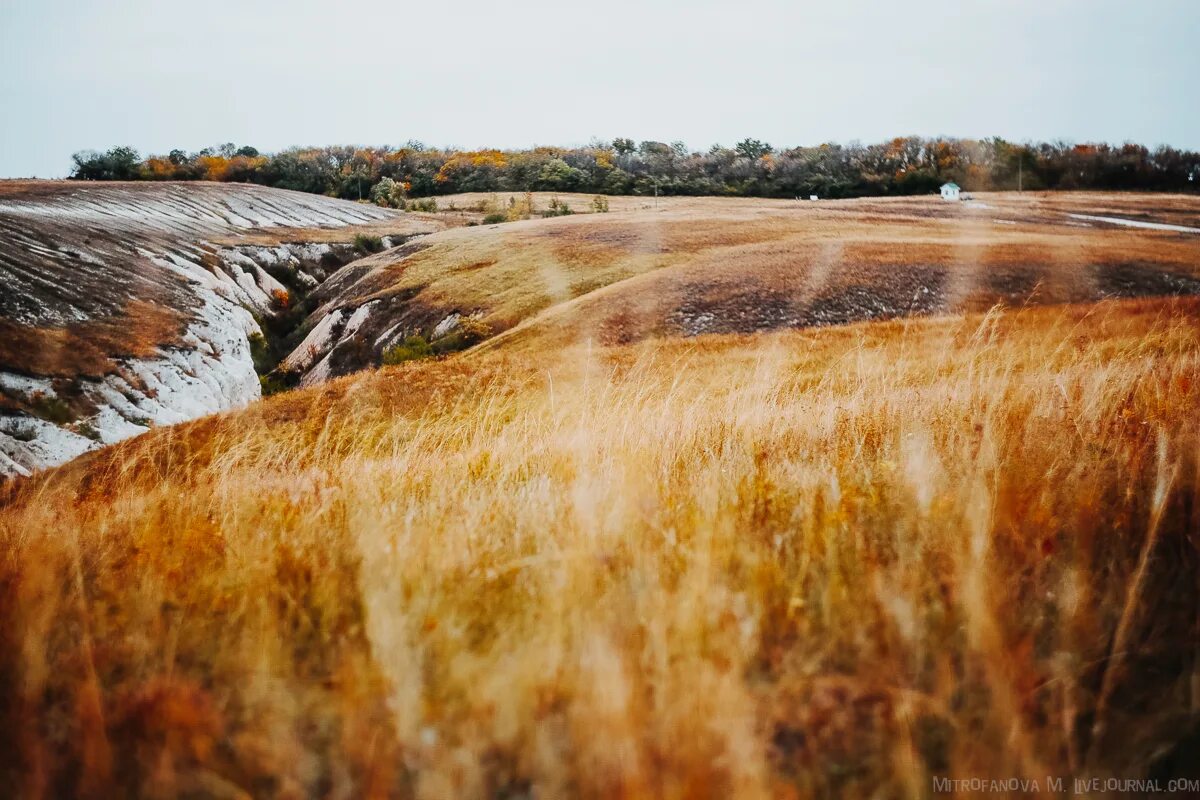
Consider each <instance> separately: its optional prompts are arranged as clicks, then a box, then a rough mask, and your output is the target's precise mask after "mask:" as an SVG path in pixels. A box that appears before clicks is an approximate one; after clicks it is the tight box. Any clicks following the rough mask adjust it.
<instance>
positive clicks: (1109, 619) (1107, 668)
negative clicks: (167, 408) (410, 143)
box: [0, 211, 1200, 798]
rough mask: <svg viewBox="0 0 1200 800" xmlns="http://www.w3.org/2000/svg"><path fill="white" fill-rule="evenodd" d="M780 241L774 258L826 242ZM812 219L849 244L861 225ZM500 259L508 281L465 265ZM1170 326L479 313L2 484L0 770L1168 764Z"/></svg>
mask: <svg viewBox="0 0 1200 800" xmlns="http://www.w3.org/2000/svg"><path fill="white" fill-rule="evenodd" d="M613 216H615V215H613ZM736 216H737V218H736V219H732V220H731V221H730V222H729V223H728V226H727V227H725V228H722V229H718V230H714V228H713V227H712V226H711V225H708V224H705V225H703V226H695V225H694V226H688V225H687V224H686V220H683V219H679V220H678V221H675V220H673V219H672V218H670V217H668V218H667V220H670V221H664V222H662V223H661V224H660V223H655V224H654V225H653V226H649V227H645V228H638V227H637V226H636V225H634V226H633V229H634V230H645V231H651V230H653V231H657V233H658V235H660V236H661V237H662V238H661V239H660V240H659V241H660V242H662V243H663V247H662V249H661V250H658V249H657V246H656V248H655V250H654V251H653V252H651V253H649V254H646V255H640V254H639V251H638V245H637V242H638V241H641V239H639V238H638V237H637V236H634V237H632V238H631V239H629V240H622V241H617V242H614V243H613V244H612V248H613V249H619V250H620V251H621V252H622V253H623V255H622V256H621V258H620V259H615V260H613V261H611V262H609V263H608V266H604V267H602V268H597V267H594V266H588V267H587V268H586V269H583V268H581V271H580V272H579V273H578V274H576V273H570V272H567V273H560V272H558V271H557V270H556V271H555V272H554V273H552V274H553V275H555V276H561V277H559V278H556V280H561V283H559V284H555V283H553V282H552V281H551V279H550V275H551V273H548V272H542V271H539V270H538V266H539V264H543V263H545V262H542V261H540V260H538V259H536V258H533V257H532V255H531V254H529V253H523V251H520V250H518V249H516V248H515V247H512V246H510V245H511V242H513V241H514V240H515V241H517V242H522V243H523V242H525V241H532V242H536V243H537V244H536V245H530V247H534V246H537V247H544V248H547V250H546V251H545V252H551V253H558V254H559V255H557V256H555V257H556V259H558V260H557V261H555V262H553V263H555V264H563V263H567V262H569V257H568V256H567V255H563V253H570V252H575V251H571V250H570V249H569V248H568V249H565V250H564V249H563V246H564V242H572V241H579V240H576V239H573V238H571V234H573V233H577V232H580V231H585V230H588V228H587V226H588V225H590V224H591V221H590V220H575V219H569V220H565V221H562V220H560V221H556V222H566V223H569V224H567V225H563V226H562V227H561V228H556V229H555V230H556V231H557V232H558V235H555V236H549V235H545V236H543V235H542V234H543V231H544V230H545V229H544V228H543V227H542V225H543V223H529V224H526V223H520V224H518V225H513V226H511V227H504V228H500V229H499V235H500V237H513V238H511V239H508V238H501V240H500V241H502V242H504V244H502V245H497V244H496V243H494V242H493V243H489V242H488V240H486V239H485V238H484V236H485V229H470V231H463V232H462V235H463V236H464V237H468V238H464V239H463V240H461V243H462V247H463V250H462V252H461V253H460V256H459V258H460V260H461V262H462V264H463V268H462V269H460V270H453V271H448V272H446V273H445V277H444V278H443V280H445V281H447V282H451V281H452V282H455V285H456V286H457V285H461V284H463V283H465V282H466V280H467V279H466V278H465V277H462V276H465V275H474V276H480V275H488V274H489V273H487V272H486V271H481V270H475V271H474V272H472V271H471V270H469V269H467V267H469V266H470V264H473V263H476V262H478V261H484V260H487V259H490V258H495V259H496V260H497V264H498V265H500V264H504V265H508V266H505V267H504V269H498V270H497V271H496V272H495V273H490V274H492V275H493V276H494V282H491V283H489V282H488V281H490V280H492V278H485V277H477V278H474V279H473V280H478V281H479V283H478V284H471V285H472V286H474V287H476V288H475V291H477V292H478V293H479V294H478V298H479V299H478V302H479V303H480V304H481V305H484V304H486V305H485V307H486V308H488V309H489V311H490V313H492V314H494V315H497V318H501V317H503V318H506V319H512V320H514V321H515V320H516V317H518V316H520V315H522V314H529V313H533V314H536V313H537V310H538V307H539V306H543V305H545V301H544V300H543V299H542V298H545V297H552V298H554V297H558V296H560V295H559V294H556V292H559V291H560V288H561V296H562V297H565V298H569V297H570V296H572V295H574V294H577V293H579V292H580V291H581V288H580V287H582V286H584V285H586V284H587V282H588V281H589V280H593V279H595V278H596V275H597V271H598V270H599V271H600V272H601V275H602V277H603V280H604V281H605V282H607V283H610V284H611V283H612V278H613V276H615V275H628V274H631V273H633V272H643V273H645V274H649V273H648V272H647V270H648V269H649V268H650V267H656V268H658V271H657V274H663V275H666V274H669V273H668V272H667V269H666V268H665V267H666V265H664V264H659V263H657V260H660V259H661V260H664V261H668V262H671V263H676V262H678V261H679V260H680V259H684V258H687V257H688V254H690V253H694V252H696V250H697V249H698V247H697V246H693V245H696V244H697V243H698V244H702V245H705V246H706V247H712V246H715V244H716V242H717V241H718V240H719V239H720V237H723V236H725V235H726V233H725V231H728V230H737V231H739V235H742V236H744V240H743V241H744V244H742V245H739V246H741V247H746V248H751V249H753V248H757V247H769V246H770V243H771V242H775V241H778V240H779V239H780V238H781V231H786V229H784V228H783V227H782V226H781V225H780V224H778V223H775V222H772V221H767V222H759V221H756V219H755V216H754V212H753V211H746V212H740V211H739V212H738V215H736ZM833 222H834V221H833V220H829V221H828V222H827V224H831V225H832V224H833ZM887 224H896V223H887ZM938 224H939V223H937V222H932V223H929V222H923V221H917V222H914V225H915V226H918V228H919V226H925V225H933V226H937V225H938ZM520 226H526V227H524V228H521V227H520ZM821 230H822V229H820V228H814V229H813V230H812V231H810V232H807V233H806V232H804V231H800V232H799V233H796V234H795V236H797V237H798V239H797V242H798V243H801V244H803V246H804V247H807V248H808V250H806V251H805V252H810V253H820V252H821V250H822V248H823V247H837V246H838V244H837V243H836V241H834V242H832V243H827V244H822V242H821V239H820V232H821ZM846 230H847V236H848V237H850V239H848V240H847V242H846V243H844V244H842V245H841V247H842V248H843V249H842V252H843V253H844V254H847V253H849V254H852V256H850V255H847V256H845V257H846V258H848V259H849V258H851V257H853V258H858V257H859V256H863V257H864V259H865V261H864V263H869V260H870V259H869V254H870V252H871V249H870V247H869V239H870V231H871V228H870V227H868V226H866V225H859V226H850V227H847V228H846ZM953 230H957V229H952V230H949V231H947V230H944V229H941V228H936V227H935V228H934V231H935V232H936V231H943V237H942V240H939V242H937V243H934V244H928V243H919V242H916V243H913V244H912V247H913V248H927V249H919V250H914V251H905V252H920V253H921V257H920V260H921V261H925V263H931V264H932V263H942V262H941V261H938V259H946V263H947V269H950V270H953V269H956V267H954V265H953V264H951V263H949V261H950V260H951V254H953V253H956V252H957V253H967V252H970V253H978V252H980V251H978V250H972V249H971V248H972V247H973V245H974V243H975V241H976V240H975V239H973V238H971V237H969V236H966V235H965V234H964V235H961V236H959V235H956V234H955V233H954V232H953ZM1019 230H1020V231H1021V232H1022V233H1023V234H1025V235H1028V236H1033V237H1036V236H1039V235H1041V236H1045V237H1047V238H1046V239H1045V240H1036V239H1035V240H1033V241H1029V240H1027V239H1025V238H1024V236H1023V237H1021V240H1020V241H1019V240H1017V239H1016V238H1014V239H1011V240H1010V239H1008V238H1003V241H1002V242H1001V243H1000V244H1002V245H1003V246H1000V244H998V245H997V250H996V252H997V253H998V255H997V256H996V257H997V258H1008V257H1011V258H1012V260H1013V262H1012V263H1014V264H1015V263H1021V262H1022V261H1023V260H1024V259H1025V258H1027V257H1029V258H1031V257H1033V256H1034V255H1036V254H1037V253H1038V252H1042V253H1043V255H1044V258H1045V259H1046V260H1045V263H1046V264H1047V265H1048V266H1047V267H1046V268H1047V269H1048V270H1049V268H1050V266H1049V265H1052V264H1053V263H1055V261H1054V259H1055V258H1056V257H1057V255H1058V254H1061V253H1063V252H1069V250H1066V249H1061V250H1056V249H1051V250H1050V251H1049V253H1046V252H1045V247H1042V245H1045V244H1046V243H1048V242H1052V241H1053V242H1058V241H1062V242H1063V247H1064V248H1066V247H1067V245H1068V244H1069V243H1070V242H1071V241H1072V240H1069V239H1060V238H1057V237H1060V236H1061V237H1069V236H1071V234H1070V232H1069V231H1067V232H1064V233H1062V234H1059V233H1057V232H1055V233H1050V232H1045V233H1039V232H1038V229H1036V228H1034V229H1026V228H1020V229H1019ZM454 235H457V233H455V234H454ZM888 235H889V236H891V234H890V233H889V234H888ZM1105 235H1108V234H1105ZM439 236H448V234H440V235H439ZM476 236H478V237H480V238H479V239H474V238H470V237H476ZM805 236H809V237H811V238H810V239H808V240H805V239H804V237H805ZM1111 236H1112V237H1113V238H1112V241H1113V242H1115V243H1128V245H1129V246H1130V247H1133V248H1137V247H1141V245H1140V244H1139V242H1141V241H1142V234H1140V233H1131V232H1120V233H1118V232H1113V233H1112V234H1111ZM1156 236H1159V239H1161V242H1156V244H1157V245H1161V246H1160V247H1158V248H1157V249H1156V250H1155V258H1156V259H1164V260H1167V261H1172V260H1173V261H1172V263H1175V264H1177V265H1178V266H1179V268H1180V269H1184V270H1186V269H1192V270H1194V265H1195V261H1191V262H1188V261H1187V259H1186V258H1185V257H1184V256H1183V255H1179V254H1177V253H1176V251H1175V250H1174V249H1173V248H1175V247H1177V246H1178V247H1184V246H1187V245H1186V244H1178V245H1177V244H1176V243H1175V241H1174V240H1169V237H1166V236H1162V235H1158V234H1156ZM526 237H528V239H527V238H526ZM1122 237H1125V238H1122ZM1176 238H1179V239H1180V240H1181V241H1182V239H1183V237H1176ZM456 241H457V240H456ZM889 241H894V239H889ZM1026 242H1028V243H1026ZM1077 244H1078V246H1080V247H1084V248H1086V247H1089V246H1091V245H1089V244H1088V242H1086V241H1080V242H1077ZM935 245H936V246H935ZM579 246H580V247H581V248H583V250H584V252H586V253H589V254H591V253H595V252H607V251H605V250H604V245H603V244H602V243H601V242H600V241H599V240H597V239H596V238H594V237H593V238H592V239H590V240H588V242H587V243H585V244H584V243H581V244H580V245H579ZM898 246H899V245H897V244H890V245H889V247H898ZM1097 246H1098V245H1097ZM471 248H476V249H474V250H473V249H471ZM489 248H490V249H489ZM424 252H425V253H431V252H436V246H435V247H434V248H430V250H428V251H424ZM535 252H543V251H540V250H539V251H535ZM726 252H727V254H728V255H732V254H734V253H738V252H741V251H726ZM1092 252H1095V253H1100V254H1102V253H1103V251H1102V250H1099V249H1097V250H1095V251H1092ZM720 256H721V252H720V251H716V252H713V253H712V254H711V258H712V261H710V262H709V263H710V264H711V268H712V269H729V270H732V269H733V263H734V262H732V261H728V259H727V260H726V261H725V262H724V263H723V262H722V259H721V258H720ZM431 257H432V256H429V255H424V258H426V259H428V258H431ZM740 257H741V256H740V255H739V258H740ZM510 258H511V259H514V261H513V262H512V263H511V264H510V262H509V261H508V259H510ZM523 258H529V259H530V260H529V261H528V262H522V261H520V259H523ZM764 258H767V256H764ZM1122 258H1125V257H1122ZM420 263H423V264H428V263H429V262H420ZM587 263H588V264H589V265H591V264H592V257H591V256H590V255H589V256H588V262H587ZM764 263H766V262H764ZM522 265H523V266H522ZM421 268H426V267H417V268H412V269H413V270H415V269H421ZM428 268H431V269H432V267H428ZM752 268H753V269H757V267H754V265H753V264H752ZM522 270H524V271H523V272H522ZM604 270H611V271H612V272H611V274H610V273H608V272H604ZM410 274H411V273H410V272H409V271H404V273H403V275H401V278H404V279H407V278H408V276H409V275H410ZM521 275H524V277H525V280H526V282H527V284H528V285H532V286H535V287H539V289H538V291H537V292H533V293H532V295H533V298H534V299H530V298H529V297H525V298H522V297H520V296H518V295H517V294H516V289H507V288H506V286H508V285H509V284H508V283H506V281H511V282H512V283H513V285H515V284H516V283H519V280H518V279H519V277H520V276H521ZM543 276H546V277H545V280H544V281H543ZM1050 279H1051V280H1052V281H1053V280H1054V276H1053V275H1051V276H1050ZM447 285H449V283H448V284H447ZM1064 285H1068V282H1065V281H1064ZM542 287H544V288H542ZM556 287H559V288H556ZM614 288H616V287H615V286H614ZM606 302H616V300H609V301H606ZM584 310H586V309H585V307H583V306H576V308H575V309H574V310H573V311H572V312H571V313H573V314H574V313H580V314H582V313H583V311H584ZM518 312H519V313H518ZM588 313H592V312H590V311H589V312H588ZM527 318H529V319H533V317H527ZM1198 323H1200V303H1198V302H1197V301H1196V300H1195V299H1188V298H1184V299H1134V300H1123V301H1116V300H1106V301H1102V302H1099V303H1092V304H1075V305H1059V306H1052V307H1024V308H1022V307H1016V308H1009V309H1007V310H1000V309H994V310H991V311H987V312H984V313H978V312H969V313H963V314H959V315H951V316H938V317H933V318H918V319H899V320H894V321H876V322H870V323H863V324H856V325H849V326H842V327H823V328H819V329H812V330H800V331H789V332H782V333H769V334H745V333H743V334H739V335H718V336H707V337H701V338H696V339H684V338H665V339H663V338H654V339H650V340H646V341H643V342H631V343H628V344H619V345H611V346H604V345H603V344H602V342H601V341H599V340H594V341H593V342H592V343H590V344H589V343H587V342H586V339H584V340H580V341H579V342H578V343H576V340H575V339H574V338H565V339H564V338H561V337H552V338H536V337H534V338H528V337H527V338H521V337H517V336H515V332H514V335H513V341H512V342H510V343H509V345H512V346H509V345H506V344H505V341H504V338H505V337H501V338H500V339H498V340H497V341H495V342H494V344H493V346H492V347H491V348H488V349H487V350H485V352H481V353H467V354H463V355H459V356H456V357H453V358H449V359H445V360H440V361H431V362H416V363H409V364H405V365H403V366H400V367H397V368H386V369H383V370H381V371H378V372H370V373H360V374H359V375H356V376H352V377H349V378H344V379H341V380H339V381H335V382H333V383H330V384H327V385H324V386H320V387H316V388H313V389H310V390H306V391H302V392H293V393H287V394H283V395H280V396H276V397H273V398H270V399H268V400H266V401H264V402H263V403H261V404H258V405H255V406H253V407H251V408H249V409H247V410H245V411H242V412H238V413H236V414H232V415H224V416H219V417H211V418H207V419H205V420H201V421H199V422H196V423H191V424H187V425H183V426H179V427H174V428H162V429H158V430H155V431H152V432H151V433H149V434H147V435H145V436H143V437H140V438H138V439H135V440H132V441H129V442H126V443H123V444H121V445H118V446H116V447H114V448H110V449H108V450H105V451H102V452H99V453H96V454H92V455H89V456H86V457H84V458H83V459H80V460H78V461H76V462H73V463H72V464H69V465H67V466H65V467H63V468H61V469H59V470H56V471H53V472H50V473H47V474H44V475H42V476H40V477H36V478H34V479H30V480H25V481H22V482H19V483H10V484H9V485H8V486H7V487H6V488H5V490H4V491H5V494H4V495H3V500H0V616H2V617H3V618H4V619H5V620H6V621H7V622H6V624H5V625H4V626H0V686H3V687H5V688H4V690H3V694H2V695H0V780H3V781H4V785H6V786H19V787H20V791H21V792H22V793H24V794H26V795H27V796H39V795H40V796H47V795H57V794H71V793H75V792H76V791H78V792H80V793H83V794H91V795H93V796H113V795H116V794H119V793H131V794H132V793H137V794H141V795H145V796H174V795H176V794H190V795H193V796H228V797H247V796H285V797H298V796H305V795H322V796H335V797H347V796H367V797H384V796H397V797H429V798H441V797H451V796H464V797H483V796H495V797H514V796H529V795H530V794H531V793H532V792H536V793H537V796H546V797H560V796H584V797H728V796H738V797H769V796H773V797H807V796H814V795H820V796H851V797H852V796H865V795H869V794H875V795H887V796H896V795H912V794H921V793H923V792H926V791H927V790H928V787H929V785H930V784H929V779H930V775H932V774H937V775H943V776H958V777H966V776H978V775H988V776H1003V777H1011V776H1027V777H1037V778H1039V779H1044V776H1045V775H1047V774H1068V773H1074V774H1085V773H1089V774H1107V773H1114V774H1119V775H1122V776H1130V775H1150V774H1153V775H1158V776H1171V775H1176V774H1179V773H1180V772H1181V771H1184V770H1187V769H1190V768H1192V767H1194V764H1192V763H1191V761H1190V760H1189V758H1188V754H1189V753H1193V752H1194V747H1195V743H1196V737H1197V736H1198V735H1200V733H1198V731H1200V729H1198V728H1197V720H1198V719H1200V715H1198V709H1200V694H1198V689H1197V687H1198V686H1200V664H1198V662H1197V657H1196V654H1197V653H1198V652H1200V632H1198V631H1197V628H1196V609H1197V607H1198V603H1200V586H1198V585H1197V582H1196V575H1197V567H1198V566H1200V565H1198V564H1197V556H1196V549H1195V547H1196V544H1195V541H1194V537H1195V534H1196V531H1197V530H1200V504H1198V502H1197V499H1198V494H1200V463H1198V459H1197V455H1198V452H1200V448H1198V445H1200V413H1198V412H1200V324H1198ZM531 330H532V328H531ZM530 336H532V334H530ZM522 341H523V342H525V344H526V345H530V346H516V345H517V344H518V343H519V342H522ZM536 342H540V345H538V346H532V345H533V344H534V343H536ZM551 344H553V346H551Z"/></svg>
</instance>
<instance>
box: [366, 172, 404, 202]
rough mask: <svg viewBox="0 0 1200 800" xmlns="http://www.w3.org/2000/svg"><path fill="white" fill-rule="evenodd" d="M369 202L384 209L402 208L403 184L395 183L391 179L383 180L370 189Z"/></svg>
mask: <svg viewBox="0 0 1200 800" xmlns="http://www.w3.org/2000/svg"><path fill="white" fill-rule="evenodd" d="M371 202H372V203H374V204H375V205H377V206H384V207H385V208H401V209H402V208H404V207H405V204H406V198H405V196H404V184H401V183H397V182H396V181H394V180H392V179H391V178H383V179H382V180H380V181H379V183H377V184H375V185H374V186H372V187H371Z"/></svg>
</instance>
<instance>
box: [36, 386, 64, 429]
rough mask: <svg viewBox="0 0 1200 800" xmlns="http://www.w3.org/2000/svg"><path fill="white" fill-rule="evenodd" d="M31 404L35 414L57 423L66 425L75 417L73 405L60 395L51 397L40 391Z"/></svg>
mask: <svg viewBox="0 0 1200 800" xmlns="http://www.w3.org/2000/svg"><path fill="white" fill-rule="evenodd" d="M29 406H30V408H31V409H32V411H33V413H34V414H36V415H37V416H39V417H41V418H42V419H44V420H46V421H47V422H53V423H55V424H56V425H64V424H66V423H68V422H70V421H71V420H72V419H74V418H75V415H74V414H73V413H71V407H70V406H69V405H67V403H66V401H64V400H63V399H62V398H60V397H51V396H50V395H46V394H41V393H40V392H39V393H38V394H35V395H34V396H33V397H32V398H31V399H30V401H29Z"/></svg>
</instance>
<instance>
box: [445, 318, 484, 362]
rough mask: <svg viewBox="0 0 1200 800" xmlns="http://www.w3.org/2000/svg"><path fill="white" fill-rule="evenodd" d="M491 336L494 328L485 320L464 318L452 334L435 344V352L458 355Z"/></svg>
mask: <svg viewBox="0 0 1200 800" xmlns="http://www.w3.org/2000/svg"><path fill="white" fill-rule="evenodd" d="M491 335H492V327H491V326H490V325H488V324H487V323H486V322H484V321H483V320H481V319H475V318H474V317H463V318H462V319H461V320H459V323H458V327H457V328H455V329H454V331H453V332H452V333H450V334H449V335H447V336H444V337H442V338H441V339H438V340H437V341H436V342H434V343H433V350H434V352H436V353H439V354H440V353H456V352H458V351H459V350H466V349H467V348H468V347H471V346H472V345H476V344H479V343H480V342H482V341H483V340H484V339H487V338H488V337H490V336H491Z"/></svg>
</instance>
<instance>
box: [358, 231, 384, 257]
mask: <svg viewBox="0 0 1200 800" xmlns="http://www.w3.org/2000/svg"><path fill="white" fill-rule="evenodd" d="M354 249H355V250H357V251H359V252H360V253H364V254H368V255H369V254H371V253H382V252H383V250H384V247H383V239H382V238H380V237H378V236H371V235H370V234H366V233H360V234H358V235H357V236H355V237H354Z"/></svg>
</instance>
